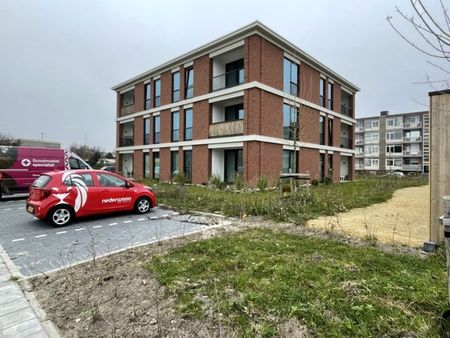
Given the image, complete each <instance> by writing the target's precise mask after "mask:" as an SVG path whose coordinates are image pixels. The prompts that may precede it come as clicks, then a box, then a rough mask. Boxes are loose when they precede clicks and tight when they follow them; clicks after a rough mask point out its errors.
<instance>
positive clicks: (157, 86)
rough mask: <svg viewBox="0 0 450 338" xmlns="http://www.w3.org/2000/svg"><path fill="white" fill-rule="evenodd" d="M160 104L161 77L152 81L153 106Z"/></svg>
mask: <svg viewBox="0 0 450 338" xmlns="http://www.w3.org/2000/svg"><path fill="white" fill-rule="evenodd" d="M160 106H161V79H156V80H154V81H153V107H154V108H157V107H160Z"/></svg>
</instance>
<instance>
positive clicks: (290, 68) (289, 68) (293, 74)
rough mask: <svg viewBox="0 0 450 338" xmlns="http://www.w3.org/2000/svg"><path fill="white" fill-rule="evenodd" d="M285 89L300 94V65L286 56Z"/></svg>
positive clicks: (284, 68)
mask: <svg viewBox="0 0 450 338" xmlns="http://www.w3.org/2000/svg"><path fill="white" fill-rule="evenodd" d="M283 91H284V92H285V93H288V94H291V95H295V96H297V95H298V65H297V64H296V63H294V62H292V61H291V60H289V59H286V58H285V59H284V63H283Z"/></svg>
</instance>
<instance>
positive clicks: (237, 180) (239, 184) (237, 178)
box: [233, 173, 245, 190]
mask: <svg viewBox="0 0 450 338" xmlns="http://www.w3.org/2000/svg"><path fill="white" fill-rule="evenodd" d="M233 181H234V186H235V187H236V189H237V190H242V189H244V187H245V182H244V178H243V177H242V175H240V174H239V173H235V174H234V175H233Z"/></svg>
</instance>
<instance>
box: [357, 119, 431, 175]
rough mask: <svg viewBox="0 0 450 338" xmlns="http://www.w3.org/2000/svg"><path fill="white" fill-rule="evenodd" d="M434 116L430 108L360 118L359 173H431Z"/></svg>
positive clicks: (358, 131)
mask: <svg viewBox="0 0 450 338" xmlns="http://www.w3.org/2000/svg"><path fill="white" fill-rule="evenodd" d="M429 123H430V119H429V114H428V112H427V111H420V112H413V113H404V114H395V115H389V112H387V111H382V112H381V113H380V116H376V117H365V118H360V119H357V123H356V130H355V156H356V164H355V169H356V171H357V173H373V172H375V173H386V172H389V171H399V172H403V173H405V174H409V173H414V174H422V173H428V170H429V165H430V146H429V143H430V129H429V128H430V127H429Z"/></svg>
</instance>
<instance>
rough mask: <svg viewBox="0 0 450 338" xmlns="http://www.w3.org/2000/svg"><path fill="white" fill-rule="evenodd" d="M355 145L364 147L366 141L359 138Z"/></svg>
mask: <svg viewBox="0 0 450 338" xmlns="http://www.w3.org/2000/svg"><path fill="white" fill-rule="evenodd" d="M355 144H356V145H363V144H364V139H363V138H357V139H356V140H355Z"/></svg>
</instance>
